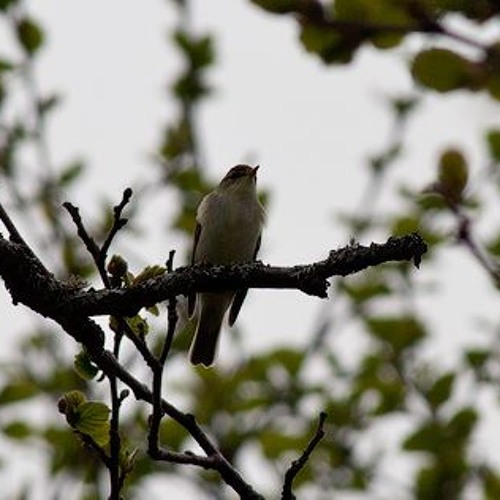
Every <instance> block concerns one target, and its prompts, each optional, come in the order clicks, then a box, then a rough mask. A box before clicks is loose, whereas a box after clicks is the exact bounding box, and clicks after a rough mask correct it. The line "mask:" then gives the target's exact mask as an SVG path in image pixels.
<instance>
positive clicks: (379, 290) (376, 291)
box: [342, 276, 391, 304]
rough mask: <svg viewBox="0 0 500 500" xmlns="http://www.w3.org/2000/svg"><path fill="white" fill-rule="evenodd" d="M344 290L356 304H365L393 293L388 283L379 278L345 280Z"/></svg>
mask: <svg viewBox="0 0 500 500" xmlns="http://www.w3.org/2000/svg"><path fill="white" fill-rule="evenodd" d="M342 288H343V289H344V291H345V292H346V293H347V294H348V295H349V297H350V298H351V299H352V300H353V301H354V302H355V303H356V304H365V303H366V302H369V301H371V300H373V299H378V298H380V297H384V296H387V295H390V293H391V289H390V287H389V285H388V284H387V282H386V281H383V280H382V279H379V277H378V276H377V277H367V278H366V279H362V280H352V281H351V280H349V281H348V280H344V282H343V283H342Z"/></svg>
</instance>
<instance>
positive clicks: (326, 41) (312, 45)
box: [300, 24, 363, 64]
mask: <svg viewBox="0 0 500 500" xmlns="http://www.w3.org/2000/svg"><path fill="white" fill-rule="evenodd" d="M300 41H301V42H302V45H303V46H304V48H305V49H306V50H307V51H308V52H312V53H315V54H318V55H319V56H320V57H321V59H322V60H323V62H325V63H326V64H332V63H339V64H345V63H348V62H350V61H351V60H352V58H353V57H354V53H355V52H356V49H357V48H358V47H359V46H360V45H361V43H362V41H363V37H362V36H349V37H345V36H343V35H342V34H340V33H338V32H336V31H333V30H331V29H328V28H327V27H323V26H318V25H313V24H304V25H303V26H302V30H301V33H300Z"/></svg>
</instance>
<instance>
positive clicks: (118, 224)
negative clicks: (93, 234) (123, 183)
mask: <svg viewBox="0 0 500 500" xmlns="http://www.w3.org/2000/svg"><path fill="white" fill-rule="evenodd" d="M131 197H132V189H131V188H126V189H125V190H124V191H123V195H122V200H121V202H120V203H119V204H118V205H115V206H114V207H113V225H112V226H111V229H110V231H109V233H108V236H107V238H106V239H105V240H104V243H103V244H102V247H101V250H100V252H99V263H100V264H101V265H102V266H103V267H104V265H105V263H106V258H107V255H108V250H109V247H110V246H111V243H112V241H113V239H114V237H115V236H116V234H117V233H118V231H119V230H120V229H122V228H123V227H124V226H125V224H127V222H128V219H125V218H123V217H122V212H123V210H124V208H125V207H126V206H127V204H128V203H129V202H130V198H131Z"/></svg>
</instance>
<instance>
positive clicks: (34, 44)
mask: <svg viewBox="0 0 500 500" xmlns="http://www.w3.org/2000/svg"><path fill="white" fill-rule="evenodd" d="M17 37H18V39H19V42H20V44H21V45H22V47H23V48H24V50H25V51H26V53H27V54H28V55H30V56H32V55H33V54H34V53H35V52H36V51H37V50H38V49H40V47H41V46H42V44H43V38H44V37H43V32H42V29H41V28H40V26H39V25H38V24H37V23H35V21H33V20H32V19H29V18H27V17H25V18H24V19H21V20H20V21H19V22H18V23H17Z"/></svg>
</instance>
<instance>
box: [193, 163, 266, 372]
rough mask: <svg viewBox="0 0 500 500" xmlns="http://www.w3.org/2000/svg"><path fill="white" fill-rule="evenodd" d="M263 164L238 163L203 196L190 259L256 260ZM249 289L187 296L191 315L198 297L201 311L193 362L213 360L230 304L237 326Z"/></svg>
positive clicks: (211, 261) (261, 218)
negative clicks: (258, 180)
mask: <svg viewBox="0 0 500 500" xmlns="http://www.w3.org/2000/svg"><path fill="white" fill-rule="evenodd" d="M258 169H259V166H257V167H255V168H252V167H249V166H247V165H236V166H235V167H233V168H231V169H230V170H229V172H228V173H227V174H226V176H225V177H224V178H223V179H222V181H221V182H220V184H219V185H218V186H217V187H216V188H215V189H214V190H213V191H212V192H210V193H209V194H207V195H206V196H205V197H204V198H203V199H202V200H201V203H200V205H199V207H198V210H197V213H196V229H195V233H194V245H193V254H192V259H191V264H202V263H205V264H241V263H245V262H251V261H253V260H255V258H256V255H257V252H258V250H259V247H260V239H261V230H262V225H263V222H264V209H263V207H262V205H261V204H260V203H259V200H258V198H257V188H256V181H257V170H258ZM247 291H248V290H247V289H241V290H237V291H236V292H235V291H228V292H209V293H199V294H197V296H195V295H192V296H190V297H189V298H188V312H189V315H190V316H192V315H193V312H194V309H195V302H197V315H198V326H197V328H196V332H195V335H194V339H193V342H192V344H191V351H190V360H191V363H193V364H194V365H197V364H200V363H201V364H203V365H205V366H210V365H211V364H212V363H213V361H214V357H215V351H216V349H217V340H218V338H219V333H220V329H221V325H222V320H223V319H224V315H225V313H226V311H227V310H228V309H229V307H231V309H230V311H229V325H230V326H231V325H233V324H234V322H235V321H236V318H237V316H238V313H239V311H240V309H241V305H242V304H243V301H244V299H245V296H246V294H247Z"/></svg>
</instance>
